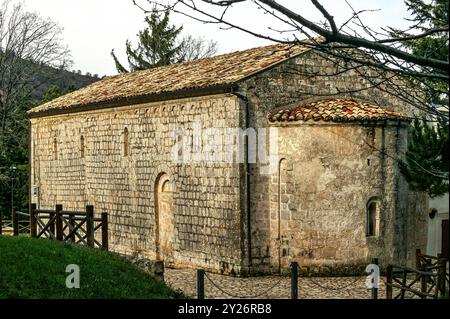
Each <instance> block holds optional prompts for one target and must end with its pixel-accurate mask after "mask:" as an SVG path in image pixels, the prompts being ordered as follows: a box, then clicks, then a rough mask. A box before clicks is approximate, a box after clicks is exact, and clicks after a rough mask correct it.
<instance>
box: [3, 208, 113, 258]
mask: <svg viewBox="0 0 450 319" xmlns="http://www.w3.org/2000/svg"><path fill="white" fill-rule="evenodd" d="M12 217H13V219H12V221H10V222H8V221H3V223H0V234H1V228H2V227H1V224H3V229H6V228H7V227H10V228H12V230H13V235H14V236H19V235H21V234H27V235H28V234H29V235H30V236H31V237H33V238H47V239H51V240H58V241H63V242H72V243H76V244H82V245H87V246H90V247H96V248H102V249H104V250H108V213H107V212H102V213H101V214H100V217H97V218H95V217H94V206H91V205H88V206H86V211H64V210H63V206H62V205H59V204H58V205H56V206H55V209H54V210H51V209H37V208H36V205H35V204H32V205H31V212H30V213H27V212H14V213H13V216H12ZM98 233H100V234H99V235H98V236H96V234H98Z"/></svg>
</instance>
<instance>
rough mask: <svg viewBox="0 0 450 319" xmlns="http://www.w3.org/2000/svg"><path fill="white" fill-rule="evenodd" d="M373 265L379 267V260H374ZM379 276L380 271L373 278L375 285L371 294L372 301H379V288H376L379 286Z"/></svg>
mask: <svg viewBox="0 0 450 319" xmlns="http://www.w3.org/2000/svg"><path fill="white" fill-rule="evenodd" d="M372 264H374V265H377V266H378V258H372ZM374 271H375V270H374ZM379 275H380V272H379V271H378V274H377V276H374V277H372V278H373V280H374V282H373V285H372V292H371V297H372V299H378V288H376V287H377V286H378V282H379V278H378V277H379Z"/></svg>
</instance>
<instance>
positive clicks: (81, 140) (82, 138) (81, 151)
mask: <svg viewBox="0 0 450 319" xmlns="http://www.w3.org/2000/svg"><path fill="white" fill-rule="evenodd" d="M80 157H81V158H84V136H83V135H81V137H80Z"/></svg>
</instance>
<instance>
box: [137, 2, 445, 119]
mask: <svg viewBox="0 0 450 319" xmlns="http://www.w3.org/2000/svg"><path fill="white" fill-rule="evenodd" d="M309 1H310V3H311V4H312V5H313V6H314V7H315V8H316V9H317V13H318V15H319V16H320V17H321V19H322V20H321V21H318V22H316V21H314V20H313V19H310V18H308V17H306V16H304V15H303V14H302V13H301V12H296V11H294V10H291V9H290V8H289V7H288V6H286V5H282V4H281V2H280V1H275V0H168V1H158V0H141V1H138V0H133V2H134V4H135V5H136V6H138V7H140V8H141V9H142V10H144V11H145V10H146V5H148V4H150V5H151V6H152V7H153V6H155V5H156V6H157V7H159V8H160V9H161V10H171V11H172V12H175V13H178V14H181V15H184V16H188V17H190V18H192V19H194V20H197V21H200V22H202V23H205V24H215V25H220V26H221V27H222V28H224V29H237V30H240V31H243V32H246V33H248V34H250V35H253V36H255V37H258V38H261V39H266V40H270V41H274V42H279V43H291V44H304V45H307V46H311V47H313V49H314V50H317V51H320V52H322V53H324V55H325V56H326V58H327V59H329V60H330V61H332V62H333V63H334V64H335V65H336V70H335V71H333V73H329V74H323V73H322V74H317V73H316V74H314V73H308V72H305V71H304V70H301V69H297V70H292V71H293V72H299V73H302V74H305V75H308V76H332V75H340V74H343V73H345V72H357V73H359V74H360V75H361V76H362V77H364V78H365V79H366V80H367V81H368V83H369V84H370V87H377V88H379V89H380V90H384V91H387V92H388V93H390V94H394V95H396V96H398V97H399V98H401V99H403V100H404V101H405V102H407V103H408V104H410V105H412V106H414V107H415V108H417V109H418V110H422V111H424V112H426V113H427V114H431V115H432V116H433V117H434V118H436V117H439V118H441V119H444V120H446V121H448V105H445V104H443V105H439V106H438V107H437V106H436V104H435V103H434V102H433V101H432V99H431V98H430V95H433V96H436V95H439V96H444V97H445V99H448V85H447V86H445V85H444V87H442V86H434V85H430V82H433V81H441V82H442V81H443V82H447V81H448V78H449V75H448V67H449V62H448V59H447V60H439V59H436V58H433V57H432V52H430V54H429V55H427V56H422V55H418V54H414V53H413V52H412V51H411V50H409V49H408V48H407V47H405V46H404V44H405V43H407V42H408V41H412V40H416V39H422V38H425V37H429V36H433V35H446V37H447V40H446V42H445V45H447V46H448V31H449V28H448V22H447V25H444V26H442V27H437V28H428V29H426V30H423V28H421V21H411V23H412V25H411V26H410V27H409V28H408V29H406V30H397V29H395V28H391V27H388V26H385V27H381V28H379V29H378V28H377V29H374V28H372V27H371V26H369V25H367V24H366V23H365V22H364V21H365V19H364V17H363V15H364V14H370V12H371V11H373V10H355V9H354V8H353V7H352V6H351V4H350V3H349V2H347V1H346V2H345V3H346V5H347V6H348V8H349V10H350V11H351V15H350V17H348V19H347V20H346V21H345V22H343V23H342V24H341V25H337V23H336V21H335V18H334V17H333V13H332V12H329V11H328V10H327V9H326V8H325V7H324V6H323V5H322V4H321V3H320V2H319V0H309ZM305 2H307V0H305ZM241 5H247V6H249V5H253V7H254V8H253V11H251V13H252V14H253V15H254V14H257V13H258V12H260V13H262V14H264V16H265V17H268V18H271V20H270V21H272V25H269V26H268V27H267V29H266V31H263V32H261V31H260V28H259V29H258V28H257V27H256V26H255V27H251V26H250V27H249V26H248V25H245V26H244V25H242V24H241V23H235V22H233V17H232V14H231V13H230V12H231V11H232V9H233V8H237V7H239V6H241ZM246 10H249V9H248V7H246ZM249 14H250V12H249ZM399 18H400V17H399ZM276 26H277V27H276ZM399 35H400V36H399ZM355 49H358V50H355ZM399 79H401V80H399ZM405 81H408V82H409V83H412V86H409V87H408V86H405V85H403V83H405ZM411 87H414V88H417V87H422V88H424V89H425V90H424V92H427V93H424V95H418V94H417V92H413V91H414V90H411ZM416 91H417V90H416ZM338 93H342V92H338ZM427 95H428V96H427Z"/></svg>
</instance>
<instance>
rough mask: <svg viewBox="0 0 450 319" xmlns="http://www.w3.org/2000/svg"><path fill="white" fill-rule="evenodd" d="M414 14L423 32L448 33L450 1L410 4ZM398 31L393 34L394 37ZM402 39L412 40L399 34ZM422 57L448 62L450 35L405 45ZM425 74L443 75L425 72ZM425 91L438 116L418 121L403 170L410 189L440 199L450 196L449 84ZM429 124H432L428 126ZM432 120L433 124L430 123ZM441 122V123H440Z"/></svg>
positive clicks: (434, 83) (433, 84) (430, 85)
mask: <svg viewBox="0 0 450 319" xmlns="http://www.w3.org/2000/svg"><path fill="white" fill-rule="evenodd" d="M405 3H406V5H407V7H408V10H409V11H410V12H411V13H412V17H413V18H412V19H411V21H413V22H414V26H415V27H416V28H417V29H419V30H420V31H421V32H430V30H440V29H442V30H445V29H447V30H448V3H449V2H448V0H433V1H423V0H406V1H405ZM395 31H396V30H393V34H394V33H395ZM396 36H398V37H405V36H411V35H409V34H405V33H397V34H396ZM404 45H405V46H406V47H407V48H408V49H409V50H411V52H412V53H413V54H415V55H418V56H423V57H430V58H434V59H442V60H446V59H447V58H448V31H442V32H434V33H432V34H430V35H429V36H427V37H423V38H419V39H413V40H410V41H407V42H405V43H404ZM422 71H423V72H433V73H442V74H445V72H444V71H441V70H437V69H434V70H430V69H424V70H422ZM424 83H425V85H422V90H423V91H424V92H425V94H426V98H427V99H428V103H430V104H432V105H434V106H435V110H436V112H435V113H434V114H431V115H429V116H428V119H422V121H419V120H417V119H416V120H414V122H413V126H412V132H411V137H410V142H409V145H408V152H407V154H406V158H405V160H404V161H402V162H401V164H400V168H401V172H402V173H403V176H404V177H405V178H406V180H407V181H408V183H409V185H410V188H411V189H413V190H416V191H423V192H427V193H428V195H429V196H430V197H436V196H440V195H443V194H445V193H447V192H448V165H449V162H448V154H449V141H448V129H449V127H448V89H449V88H448V81H445V80H438V79H436V78H429V79H427V80H426V81H424ZM427 120H428V122H427ZM429 120H431V121H429ZM436 122H437V123H436Z"/></svg>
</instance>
